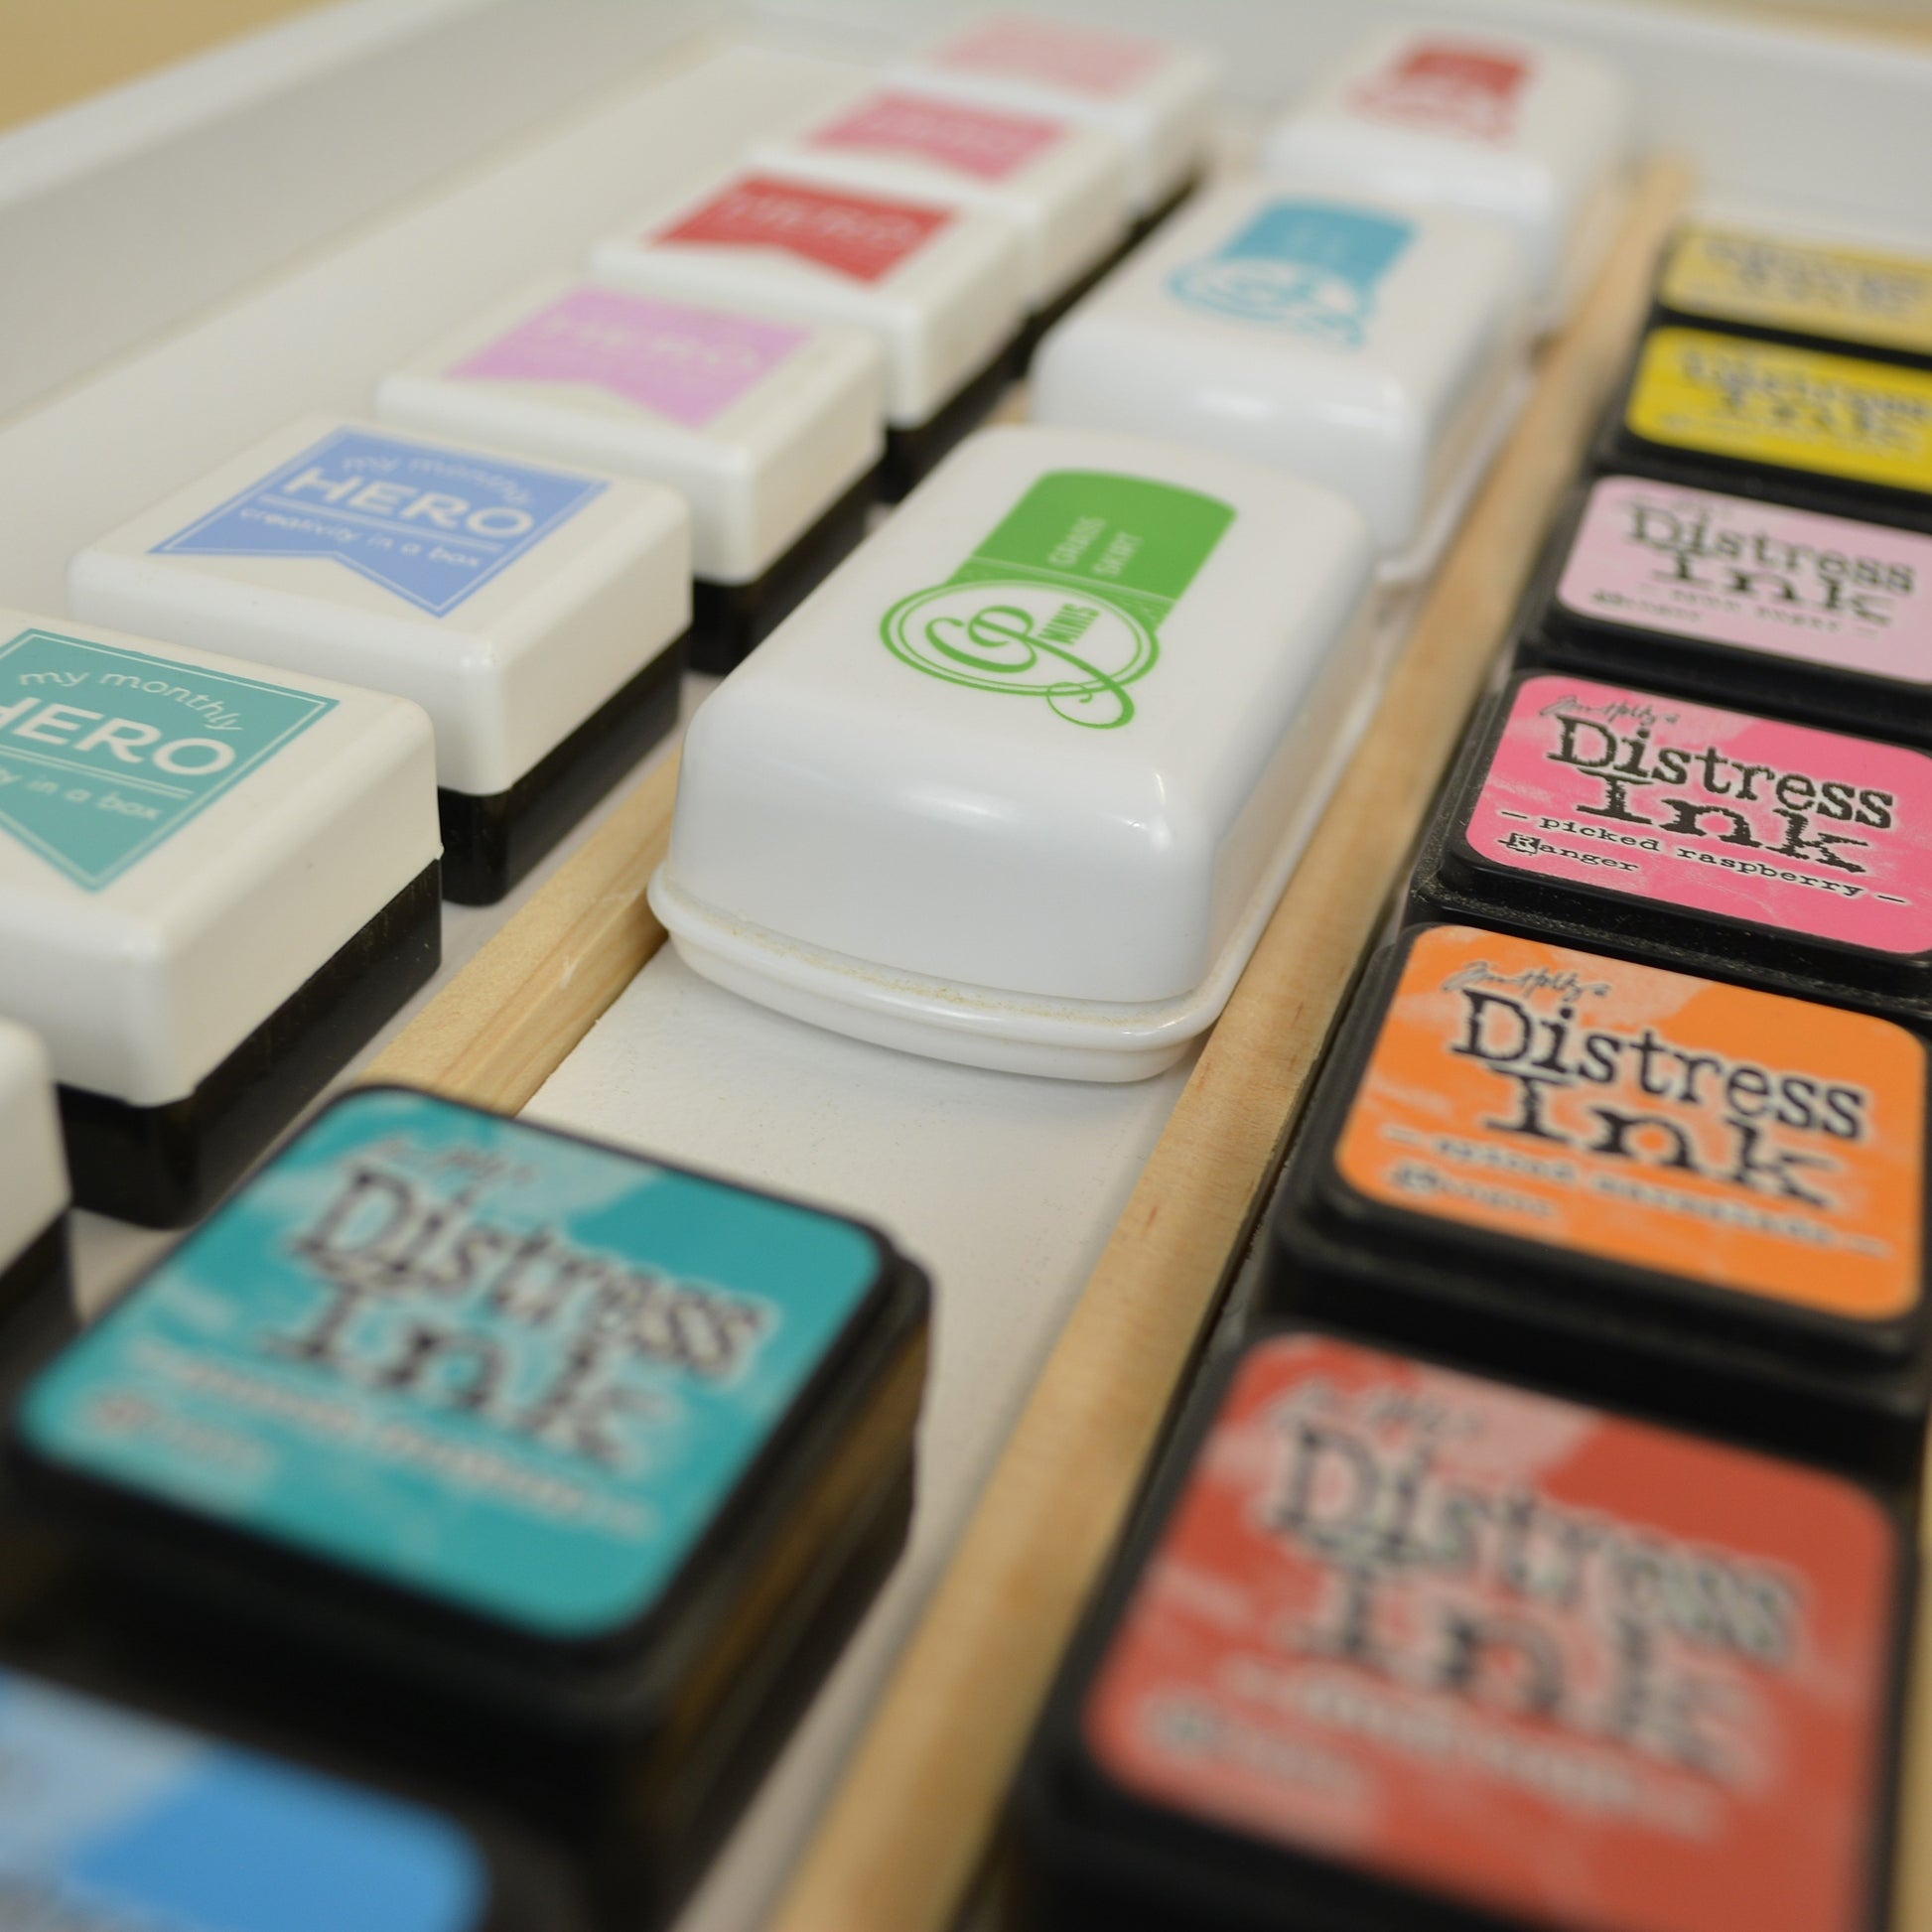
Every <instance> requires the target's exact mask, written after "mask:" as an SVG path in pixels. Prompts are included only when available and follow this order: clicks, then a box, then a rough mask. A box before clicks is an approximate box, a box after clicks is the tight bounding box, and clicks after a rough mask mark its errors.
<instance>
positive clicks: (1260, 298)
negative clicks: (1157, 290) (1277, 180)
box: [1168, 201, 1416, 348]
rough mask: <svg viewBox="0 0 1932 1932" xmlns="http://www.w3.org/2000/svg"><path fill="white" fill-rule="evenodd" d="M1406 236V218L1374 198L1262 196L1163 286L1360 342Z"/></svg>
mask: <svg viewBox="0 0 1932 1932" xmlns="http://www.w3.org/2000/svg"><path fill="white" fill-rule="evenodd" d="M1415 236H1416V227H1415V223H1414V222H1412V221H1405V220H1403V219H1402V218H1401V217H1400V216H1398V215H1391V214H1386V213H1383V212H1382V211H1380V210H1379V209H1376V208H1365V207H1349V206H1347V205H1346V204H1340V203H1332V202H1306V201H1282V202H1270V203H1269V204H1268V205H1267V206H1266V207H1262V208H1261V209H1259V210H1258V211H1257V212H1256V213H1255V214H1254V215H1253V217H1252V218H1251V219H1249V220H1248V221H1247V222H1246V223H1244V224H1243V226H1242V228H1241V230H1240V232H1239V233H1237V234H1235V235H1233V236H1231V237H1230V238H1229V239H1228V240H1227V241H1226V242H1225V243H1224V244H1223V245H1222V246H1221V247H1220V248H1219V249H1218V250H1216V252H1215V253H1214V254H1212V255H1209V256H1207V257H1206V258H1204V259H1203V260H1200V261H1194V262H1187V263H1185V264H1183V265H1182V266H1181V267H1179V268H1177V269H1175V270H1174V271H1173V273H1172V274H1171V275H1170V276H1169V277H1168V288H1169V291H1170V293H1171V294H1173V296H1174V298H1175V299H1176V300H1177V301H1180V302H1183V303H1185V304H1186V305H1187V306H1188V307H1189V308H1194V309H1204V310H1207V311H1208V312H1209V313H1211V314H1214V315H1221V316H1232V317H1234V318H1235V319H1236V320H1238V321H1241V322H1254V323H1260V324H1262V325H1264V326H1266V327H1269V328H1273V329H1279V330H1282V331H1283V332H1284V333H1286V334H1288V335H1293V336H1301V337H1305V338H1307V339H1309V340H1311V341H1314V342H1321V343H1327V344H1330V345H1333V346H1334V347H1337V348H1360V347H1361V346H1362V345H1363V344H1364V343H1366V342H1367V340H1368V333H1369V323H1370V321H1371V320H1372V319H1373V317H1374V314H1375V302H1376V292H1377V290H1378V288H1379V287H1380V285H1381V283H1382V280H1383V278H1384V277H1385V276H1386V275H1387V274H1388V272H1389V270H1390V269H1392V268H1393V267H1394V266H1395V264H1396V263H1397V262H1398V261H1400V260H1401V259H1402V257H1403V255H1404V254H1405V253H1407V251H1408V248H1409V244H1410V243H1411V242H1412V241H1413V240H1414V239H1415Z"/></svg>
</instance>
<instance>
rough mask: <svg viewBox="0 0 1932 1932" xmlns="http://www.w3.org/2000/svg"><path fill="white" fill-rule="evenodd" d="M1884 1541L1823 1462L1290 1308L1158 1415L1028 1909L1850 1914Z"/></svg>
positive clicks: (1879, 1636)
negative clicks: (1161, 1428)
mask: <svg viewBox="0 0 1932 1932" xmlns="http://www.w3.org/2000/svg"><path fill="white" fill-rule="evenodd" d="M1910 1577H1911V1560H1910V1558H1909V1556H1908V1554H1907V1544H1906V1539H1905V1536H1904V1533H1903V1530H1902V1527H1901V1525H1900V1523H1899V1522H1898V1521H1897V1520H1896V1518H1895V1517H1894V1516H1893V1515H1892V1513H1891V1512H1890V1511H1889V1510H1888V1509H1887V1508H1886V1507H1884V1506H1883V1505H1882V1504H1881V1503H1880V1502H1879V1501H1878V1500H1877V1499H1876V1498H1875V1497H1873V1496H1872V1495H1871V1494H1869V1493H1868V1492H1867V1491H1865V1490H1864V1489H1863V1488H1862V1487H1860V1486H1859V1485H1858V1484H1856V1483H1854V1482H1852V1481H1850V1480H1847V1479H1846V1478H1843V1477H1841V1476H1837V1475H1832V1474H1828V1473H1825V1472H1823V1471H1819V1470H1815V1469H1811V1468H1806V1467H1803V1466H1800V1465H1798V1464H1795V1463H1791V1462H1786V1461H1782V1460H1777V1459H1774V1458H1771V1457H1768V1456H1764V1455H1760V1454H1757V1453H1754V1452H1751V1451H1747V1450H1743V1449H1735V1448H1732V1447H1730V1446H1728V1445H1726V1444H1724V1443H1721V1442H1717V1441H1713V1440H1710V1439H1709V1438H1706V1437H1702V1436H1696V1435H1688V1434H1681V1433H1679V1432H1677V1431H1675V1430H1668V1429H1660V1428H1656V1427H1654V1426H1652V1425H1650V1424H1648V1423H1644V1422H1639V1421H1634V1420H1631V1419H1629V1418H1627V1417H1625V1416H1621V1415H1618V1414H1615V1413H1612V1412H1609V1411H1606V1410H1602V1409H1597V1408H1590V1407H1584V1406H1580V1405H1577V1404H1573V1403H1570V1402H1566V1401H1559V1400H1556V1399H1553V1398H1552V1397H1550V1396H1548V1395H1544V1394H1540V1393H1536V1392H1533V1391H1532V1390H1529V1389H1525V1388H1518V1387H1512V1386H1509V1385H1507V1384H1505V1383H1502V1382H1496V1381H1490V1380H1487V1379H1484V1378H1482V1377H1479V1376H1475V1375H1471V1374H1467V1373H1463V1372H1460V1371H1459V1370H1457V1369H1454V1368H1450V1367H1447V1366H1443V1365H1441V1364H1440V1363H1438V1362H1435V1361H1432V1360H1425V1359H1420V1358H1417V1357H1414V1356H1410V1355H1407V1354H1401V1353H1395V1352H1390V1351H1385V1350H1383V1349H1381V1348H1379V1347H1375V1346H1371V1345H1369V1344H1366V1343H1363V1342H1359V1341H1356V1340H1352V1339H1345V1338H1342V1337H1340V1336H1337V1335H1332V1334H1325V1333H1317V1332H1311V1331H1309V1330H1306V1329H1300V1330H1280V1329H1272V1328H1271V1329H1266V1330H1264V1331H1263V1332H1261V1333H1260V1334H1259V1335H1258V1336H1257V1337H1256V1338H1255V1339H1254V1340H1253V1341H1252V1342H1251V1343H1250V1345H1249V1346H1248V1347H1247V1348H1246V1349H1245V1350H1243V1351H1241V1352H1239V1353H1238V1354H1234V1355H1232V1356H1231V1357H1230V1358H1228V1359H1225V1360H1224V1361H1222V1362H1221V1363H1220V1364H1219V1365H1218V1367H1217V1368H1216V1369H1214V1370H1213V1371H1212V1372H1210V1374H1209V1375H1208V1377H1207V1378H1206V1380H1205V1383H1204V1386H1203V1387H1202V1388H1201V1390H1200V1392H1199V1394H1198V1396H1197V1397H1196V1399H1195V1400H1194V1402H1193V1403H1192V1405H1191V1407H1190V1409H1189V1411H1188V1412H1187V1414H1186V1415H1185V1416H1184V1418H1183V1420H1182V1423H1181V1426H1180V1430H1179V1434H1178V1437H1177V1440H1176V1441H1175V1443H1174V1445H1173V1449H1172V1450H1171V1452H1170V1453H1169V1455H1168V1457H1167V1459H1166V1461H1165V1464H1164V1466H1163V1469H1162V1472H1161V1474H1160V1475H1159V1477H1158V1479H1157V1481H1156V1484H1155V1487H1154V1490H1153V1493H1152V1495H1151V1498H1150V1500H1149V1502H1148V1504H1147V1506H1146V1507H1145V1509H1144V1510H1143V1512H1142V1516H1141V1520H1140V1522H1139V1523H1138V1525H1137V1526H1136V1528H1135V1529H1134V1531H1133V1532H1132V1534H1131V1536H1130V1538H1129V1541H1128V1544H1127V1547H1126V1549H1125V1551H1124V1553H1123V1555H1122V1557H1121V1559H1120V1561H1119V1562H1118V1564H1117V1565H1116V1567H1115V1571H1114V1574H1113V1576H1112V1577H1111V1579H1110V1580H1109V1582H1108V1583H1107V1585H1106V1587H1105V1588H1104V1590H1103V1592H1102V1594H1101V1596H1100V1599H1099V1601H1098V1602H1097V1604H1096V1605H1095V1608H1094V1610H1093V1611H1092V1613H1091V1614H1090V1616H1089V1618H1088V1620H1087V1624H1086V1627H1085V1629H1084V1630H1083V1632H1082V1633H1081V1635H1080V1637H1079V1639H1078V1640H1077V1642H1076V1644H1075V1646H1074V1649H1073V1651H1072V1654H1071V1656H1070V1658H1069V1661H1068V1663H1067V1665H1066V1667H1065V1669H1064V1670H1063V1672H1062V1674H1061V1678H1060V1681H1059V1684H1058V1686H1057V1687H1056V1689H1055V1692H1054V1694H1053V1697H1052V1699H1051V1701H1050V1703H1049V1705H1048V1708H1047V1712H1046V1714H1045V1717H1044V1719H1043V1721H1042V1723H1041V1725H1040V1727H1039V1730H1038V1732H1037V1734H1036V1736H1035V1740H1034V1745H1033V1749H1032V1751H1031V1753H1030V1754H1029V1758H1028V1761H1027V1765H1026V1769H1025V1772H1024V1774H1023V1777H1022V1780H1021V1784H1020V1792H1019V1802H1018V1806H1017V1812H1018V1820H1017V1822H1018V1833H1017V1837H1018V1851H1019V1866H1020V1874H1021V1880H1022V1888H1023V1896H1024V1900H1025V1905H1024V1909H1023V1912H1022V1915H1021V1917H1022V1923H1023V1924H1024V1925H1026V1926H1027V1927H1028V1928H1029V1932H1047V1928H1050V1932H1101V1929H1102V1928H1105V1929H1106V1932H1121V1929H1122V1928H1126V1927H1130V1926H1131V1927H1133V1928H1134V1932H1183V1928H1184V1932H1236V1928H1238V1929H1239V1932H1333V1929H1334V1928H1341V1927H1354V1928H1366V1932H1397V1929H1398V1928H1410V1927H1427V1928H1430V1932H1449V1928H1455V1929H1456V1932H1476V1929H1477V1928H1496V1929H1497V1932H1500V1929H1501V1928H1503V1927H1509V1928H1512V1929H1513V1932H1575V1928H1578V1927H1590V1928H1600V1932H1876V1928H1878V1927H1880V1926H1882V1925H1883V1924H1884V1923H1885V1902H1886V1892H1887V1889H1888V1886H1887V1878H1886V1866H1887V1863H1888V1860H1887V1854H1888V1851H1889V1839H1890V1828H1889V1820H1890V1816H1891V1811H1892V1804H1893V1797H1894V1789H1895V1777H1896V1772H1895V1757H1896V1733H1897V1728H1898V1724H1899V1718H1900V1713H1901V1711H1902V1709H1903V1705H1904V1699H1903V1696H1902V1685H1901V1675H1902V1669H1903V1654H1902V1653H1903V1644H1904V1636H1905V1631H1906V1628H1907V1623H1906V1612H1907V1605H1908V1601H1909V1591H1910Z"/></svg>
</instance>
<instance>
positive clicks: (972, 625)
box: [880, 579, 1161, 731]
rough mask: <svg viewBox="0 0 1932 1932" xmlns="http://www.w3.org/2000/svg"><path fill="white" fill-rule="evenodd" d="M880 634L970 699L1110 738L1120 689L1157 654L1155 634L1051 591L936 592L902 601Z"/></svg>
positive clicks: (1122, 701)
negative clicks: (1015, 707)
mask: <svg viewBox="0 0 1932 1932" xmlns="http://www.w3.org/2000/svg"><path fill="white" fill-rule="evenodd" d="M880 635H881V636H882V637H884V639H885V640H886V645H887V648H888V649H890V650H891V651H892V653H893V654H894V656H896V657H897V658H900V659H902V660H903V661H904V662H905V663H907V664H910V665H911V666H912V668H913V669H914V670H915V671H923V672H925V674H926V675H927V676H928V677H937V678H943V679H945V681H946V682H947V683H948V684H963V685H965V686H967V687H968V688H969V689H970V690H974V691H995V692H999V693H1002V694H1003V695H1006V696H1010V697H1023V698H1043V699H1044V700H1045V702H1046V705H1047V707H1048V709H1049V710H1051V711H1052V712H1053V713H1054V714H1055V715H1056V716H1057V717H1060V718H1064V719H1065V720H1066V722H1067V723H1068V724H1069V725H1080V726H1083V727H1085V728H1086V729H1087V730H1089V731H1118V730H1119V729H1120V727H1121V726H1122V725H1125V724H1128V723H1130V722H1131V721H1132V719H1133V717H1134V700H1133V699H1132V697H1130V696H1129V695H1128V691H1127V687H1128V686H1129V685H1130V684H1132V683H1133V682H1134V680H1135V679H1136V678H1141V677H1145V676H1146V675H1147V674H1148V672H1149V671H1151V670H1152V669H1153V668H1154V665H1155V662H1156V660H1157V659H1158V658H1159V657H1160V655H1161V646H1160V645H1159V644H1158V643H1157V642H1156V641H1155V637H1154V633H1153V631H1151V630H1150V629H1149V628H1148V627H1147V625H1146V624H1144V623H1142V622H1141V621H1139V619H1137V618H1135V617H1132V616H1130V615H1129V613H1128V612H1126V611H1124V610H1123V609H1122V608H1121V607H1120V606H1119V605H1117V604H1110V603H1108V602H1107V601H1106V600H1105V599H1102V598H1097V597H1090V596H1087V595H1085V594H1084V593H1082V592H1079V591H1075V590H1071V589H1067V590H1062V589H1059V588H1057V587H1055V586H1054V585H1051V584H1040V583H1027V582H1025V581H1022V580H1018V579H1016V580H1013V581H1011V582H991V583H984V582H983V583H963V584H941V585H939V586H938V587H937V588H936V589H933V590H928V591H915V592H914V593H913V594H912V595H911V596H910V597H907V598H901V599H900V600H899V602H898V603H897V604H895V605H894V606H893V608H892V609H891V610H890V611H888V612H887V613H886V618H885V621H884V622H883V623H882V624H881V625H880Z"/></svg>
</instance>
